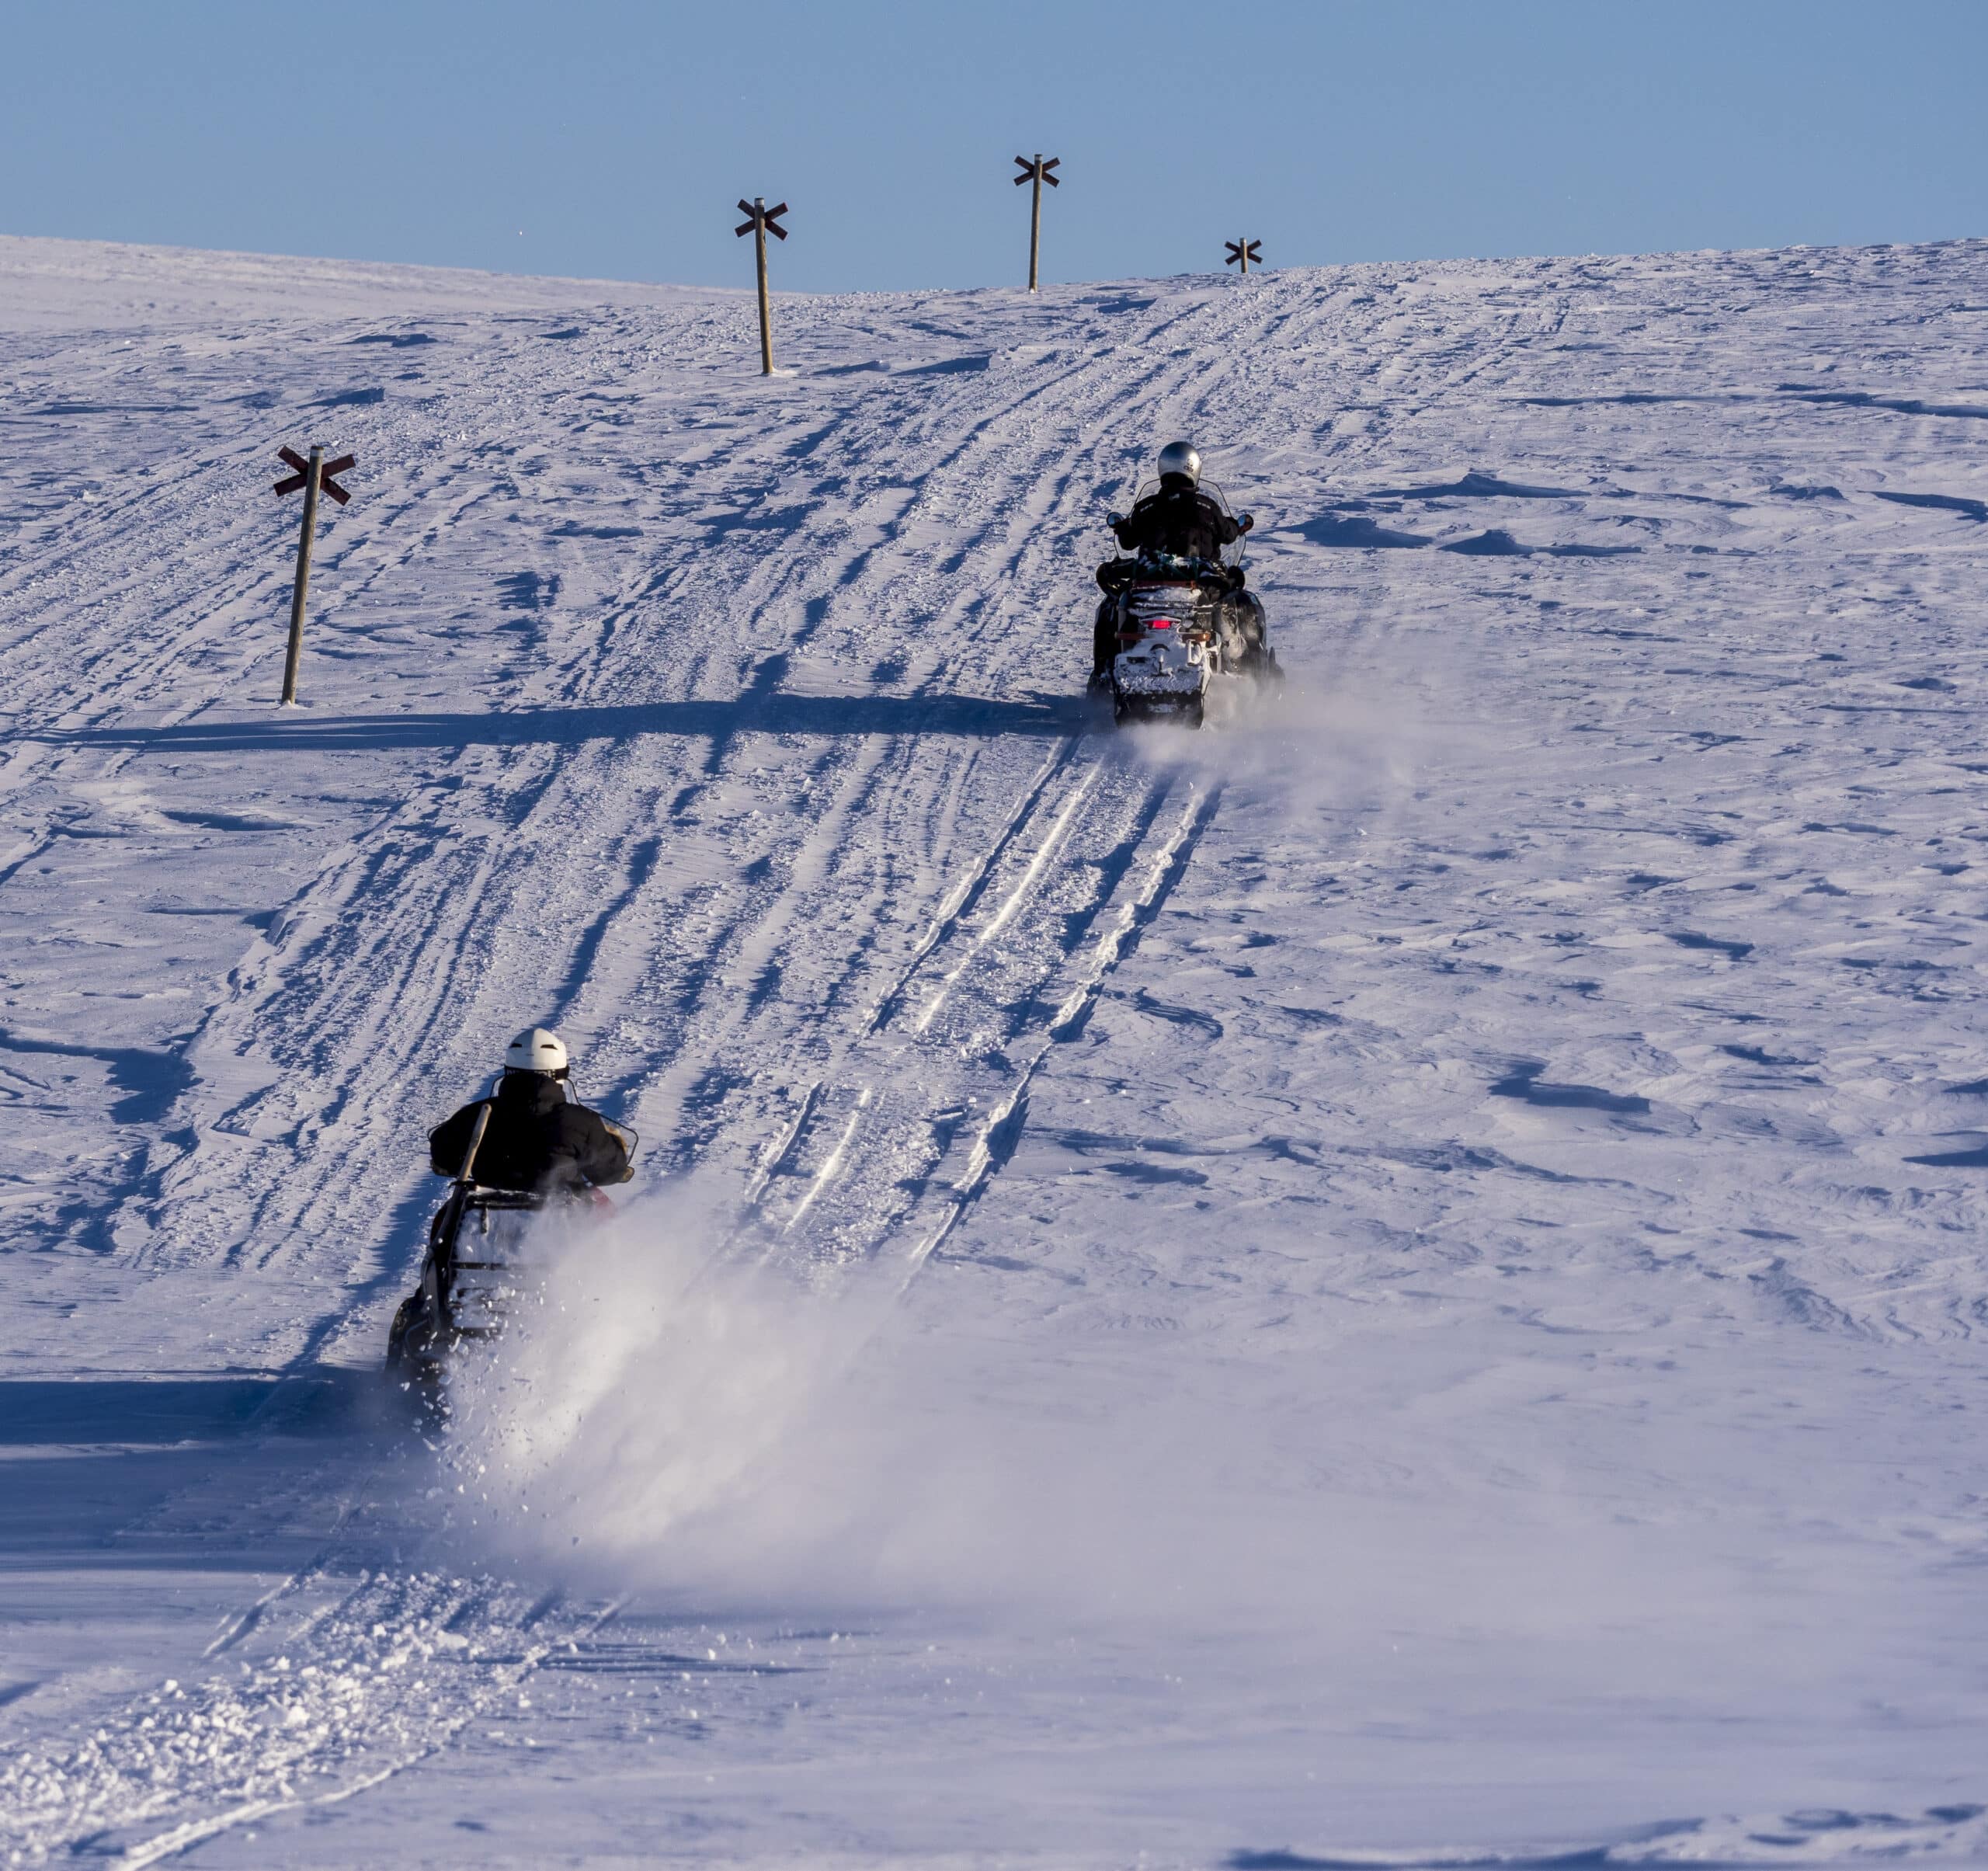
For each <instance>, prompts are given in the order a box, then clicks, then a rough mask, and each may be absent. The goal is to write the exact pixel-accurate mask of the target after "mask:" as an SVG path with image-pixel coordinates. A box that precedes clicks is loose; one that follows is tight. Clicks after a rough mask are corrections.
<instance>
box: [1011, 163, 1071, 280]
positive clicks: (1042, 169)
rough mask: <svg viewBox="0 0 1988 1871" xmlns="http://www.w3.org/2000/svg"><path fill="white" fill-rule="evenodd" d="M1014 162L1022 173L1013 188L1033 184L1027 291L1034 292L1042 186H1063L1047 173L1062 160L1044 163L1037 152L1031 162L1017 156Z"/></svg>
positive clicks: (1040, 234) (1029, 218)
mask: <svg viewBox="0 0 1988 1871" xmlns="http://www.w3.org/2000/svg"><path fill="white" fill-rule="evenodd" d="M1015 160H1016V162H1018V163H1019V164H1020V165H1021V173H1020V175H1019V176H1017V177H1016V178H1015V186H1016V187H1017V188H1020V186H1021V185H1022V184H1023V183H1024V182H1032V183H1034V184H1035V190H1034V194H1033V196H1031V198H1030V203H1029V216H1028V289H1029V290H1030V292H1035V291H1037V290H1040V289H1039V288H1038V287H1037V285H1036V283H1035V280H1036V260H1037V256H1039V255H1040V254H1041V251H1042V185H1043V184H1044V183H1045V182H1046V183H1048V184H1049V186H1051V188H1052V189H1060V188H1061V187H1062V186H1063V185H1062V183H1060V182H1058V180H1057V179H1056V178H1055V176H1052V175H1051V174H1050V171H1051V169H1055V167H1056V166H1057V165H1058V163H1060V162H1062V160H1063V158H1062V157H1061V156H1051V158H1049V160H1048V162H1044V161H1043V159H1042V157H1041V152H1040V151H1038V152H1037V155H1036V158H1035V160H1034V162H1030V160H1029V158H1027V157H1026V156H1017V157H1016V158H1015Z"/></svg>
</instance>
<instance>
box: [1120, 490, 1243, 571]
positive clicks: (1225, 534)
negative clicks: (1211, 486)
mask: <svg viewBox="0 0 1988 1871" xmlns="http://www.w3.org/2000/svg"><path fill="white" fill-rule="evenodd" d="M1183 479H1184V478H1183ZM1113 530H1114V531H1115V532H1116V533H1117V535H1118V545H1119V549H1120V550H1121V551H1125V552H1173V553H1177V554H1178V555H1180V557H1182V558H1205V559H1215V558H1218V557H1219V556H1220V555H1221V552H1222V548H1223V547H1224V546H1227V545H1233V544H1235V542H1236V541H1237V540H1239V539H1240V538H1241V537H1243V529H1242V527H1239V526H1238V525H1237V524H1236V520H1235V518H1234V516H1232V515H1231V514H1229V513H1224V512H1223V511H1222V506H1221V503H1219V502H1218V501H1216V500H1215V499H1211V498H1210V496H1208V495H1206V494H1204V493H1203V492H1201V489H1199V488H1197V487H1190V486H1187V485H1180V486H1176V487H1166V486H1163V487H1162V488H1161V489H1160V490H1159V492H1158V493H1156V494H1149V495H1147V496H1146V497H1145V499H1143V500H1142V501H1141V502H1140V503H1139V504H1138V506H1135V507H1134V508H1133V509H1132V510H1131V513H1128V515H1127V516H1125V517H1124V519H1123V520H1120V521H1119V522H1118V523H1117V526H1116V527H1114V529H1113Z"/></svg>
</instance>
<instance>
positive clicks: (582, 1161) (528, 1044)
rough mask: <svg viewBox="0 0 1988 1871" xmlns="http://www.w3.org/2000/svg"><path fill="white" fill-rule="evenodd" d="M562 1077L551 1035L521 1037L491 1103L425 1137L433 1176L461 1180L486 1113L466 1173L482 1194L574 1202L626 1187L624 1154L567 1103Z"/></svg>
mask: <svg viewBox="0 0 1988 1871" xmlns="http://www.w3.org/2000/svg"><path fill="white" fill-rule="evenodd" d="M569 1070H570V1066H569V1063H568V1059H567V1057H566V1049H565V1045H564V1044H563V1043H562V1042H561V1040H560V1038H559V1035H558V1034H557V1033H551V1032H547V1031H546V1029H545V1028H543V1027H531V1028H527V1030H526V1031H523V1032H522V1033H520V1035H518V1036H517V1038H516V1039H514V1040H513V1041H512V1042H511V1043H510V1045H509V1049H507V1050H506V1052H505V1054H504V1076H503V1077H502V1079H501V1080H499V1081H498V1085H497V1094H496V1096H495V1097H491V1098H478V1099H477V1100H476V1101H474V1103H472V1104H465V1105H464V1107H463V1108H462V1109H461V1111H457V1113H456V1115H454V1117H452V1118H450V1119H449V1120H448V1122H447V1123H444V1124H438V1125H436V1127H435V1129H433V1130H432V1131H430V1132H429V1133H428V1160H429V1163H430V1165H431V1166H432V1167H433V1170H434V1171H435V1174H436V1175H438V1176H460V1175H461V1174H463V1171H464V1167H465V1166H464V1162H463V1154H464V1152H465V1151H466V1150H467V1149H468V1148H469V1144H470V1139H471V1137H472V1136H474V1135H475V1132H476V1119H477V1114H478V1112H479V1111H481V1110H483V1109H484V1108H485V1106H488V1108H489V1111H490V1122H489V1123H488V1125H486V1126H485V1129H484V1132H483V1141H482V1142H481V1143H479V1144H478V1146H477V1148H476V1160H475V1162H474V1163H471V1164H469V1165H468V1166H467V1167H468V1169H469V1170H470V1172H471V1176H472V1177H473V1178H474V1181H477V1182H479V1183H481V1184H483V1186H484V1187H485V1188H493V1189H518V1190H522V1191H526V1192H527V1193H529V1194H532V1195H582V1194H583V1193H584V1192H585V1191H586V1190H588V1189H589V1188H600V1187H602V1186H603V1185H604V1184H607V1183H611V1182H626V1181H627V1180H628V1178H629V1177H631V1176H632V1175H634V1173H635V1172H634V1168H633V1167H631V1164H630V1163H629V1161H628V1152H627V1149H626V1147H625V1146H624V1145H623V1143H622V1142H621V1140H620V1138H618V1137H617V1136H616V1135H615V1134H614V1133H613V1131H611V1130H610V1129H608V1127H607V1125H606V1123H604V1122H603V1121H602V1119H601V1118H600V1115H599V1114H598V1113H596V1112H594V1111H589V1110H588V1109H587V1108H586V1106H585V1105H584V1104H575V1103H572V1102H571V1101H569V1099H568V1085H567V1079H568V1072H569Z"/></svg>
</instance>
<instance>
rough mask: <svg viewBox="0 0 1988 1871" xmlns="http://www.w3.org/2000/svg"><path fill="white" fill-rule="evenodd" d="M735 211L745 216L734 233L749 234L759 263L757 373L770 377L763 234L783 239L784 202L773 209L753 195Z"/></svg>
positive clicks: (769, 323)
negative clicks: (781, 220)
mask: <svg viewBox="0 0 1988 1871" xmlns="http://www.w3.org/2000/svg"><path fill="white" fill-rule="evenodd" d="M786 212H787V203H785V202H784V201H783V202H782V203H780V206H779V207H777V208H770V207H767V206H766V196H763V195H755V196H753V197H752V200H750V201H742V202H740V203H739V213H740V214H742V215H744V216H745V222H744V224H742V226H739V227H736V228H733V229H732V232H733V233H734V234H737V235H746V234H749V235H752V253H753V258H754V259H756V260H757V261H758V263H759V374H760V375H761V376H762V377H770V376H772V375H773V315H772V313H771V312H770V311H768V309H767V307H766V236H767V235H769V234H770V235H773V238H775V239H776V240H785V239H786V238H787V230H786V228H783V227H782V226H781V225H780V217H781V216H782V215H783V214H785V213H786Z"/></svg>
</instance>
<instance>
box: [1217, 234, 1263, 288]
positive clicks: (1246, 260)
mask: <svg viewBox="0 0 1988 1871" xmlns="http://www.w3.org/2000/svg"><path fill="white" fill-rule="evenodd" d="M1222 245H1224V246H1225V247H1226V248H1227V249H1229V258H1228V259H1225V260H1224V261H1223V262H1222V264H1223V266H1240V267H1241V268H1242V269H1243V277H1244V278H1245V279H1247V278H1248V277H1249V265H1250V263H1251V262H1252V261H1254V262H1255V263H1256V265H1258V266H1262V264H1263V256H1262V255H1261V254H1260V253H1259V252H1257V251H1256V249H1258V248H1259V247H1260V246H1261V245H1263V242H1261V241H1260V240H1230V241H1224V242H1222Z"/></svg>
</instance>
